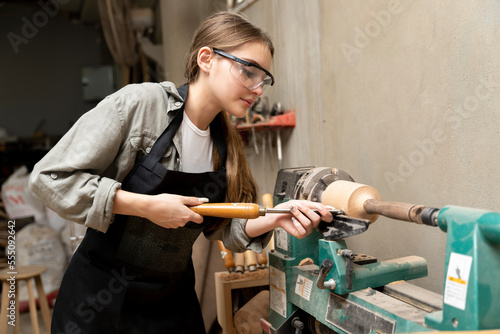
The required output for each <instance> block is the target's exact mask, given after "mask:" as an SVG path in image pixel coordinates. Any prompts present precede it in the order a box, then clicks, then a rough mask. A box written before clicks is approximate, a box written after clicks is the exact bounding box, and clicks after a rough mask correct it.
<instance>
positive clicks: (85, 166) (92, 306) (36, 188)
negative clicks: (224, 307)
mask: <svg viewBox="0 0 500 334" xmlns="http://www.w3.org/2000/svg"><path fill="white" fill-rule="evenodd" d="M273 52H274V49H273V45H272V43H271V40H270V38H269V37H268V36H267V35H266V34H265V33H263V32H262V31H261V30H260V29H258V28H257V27H255V26H254V25H252V24H251V23H249V22H248V21H246V20H245V19H244V18H243V17H241V16H240V15H237V14H234V13H227V12H221V13H217V14H214V15H213V16H211V17H209V18H208V19H207V20H206V21H205V22H204V23H202V25H201V26H200V27H199V29H198V30H197V31H196V33H195V36H194V38H193V41H192V44H191V49H190V51H189V54H188V60H187V66H186V73H185V74H186V77H187V81H188V85H184V86H182V87H179V88H178V89H177V88H176V87H175V86H174V85H173V84H172V83H170V82H163V83H159V84H158V83H143V84H137V85H128V86H126V87H124V88H123V89H121V90H120V91H118V92H116V93H115V94H112V95H110V96H109V97H107V98H106V99H104V100H103V101H102V102H101V103H99V104H98V105H97V106H96V108H94V109H93V110H91V111H89V112H88V113H86V114H85V115H83V116H82V117H81V118H80V119H79V120H78V122H77V123H76V124H75V125H74V126H73V127H72V128H71V129H70V130H69V132H68V133H67V134H66V135H65V136H64V137H63V138H62V139H61V140H60V141H59V143H58V144H57V145H56V146H55V147H54V148H53V149H52V150H51V151H50V152H49V153H48V154H47V155H46V156H45V157H44V158H43V159H42V160H41V161H40V162H39V163H38V164H37V165H36V166H35V168H34V170H33V173H32V176H31V180H30V188H31V190H32V191H33V192H34V193H35V194H36V195H37V196H38V197H39V198H40V199H41V200H42V201H43V202H44V203H45V204H46V205H47V206H48V207H50V208H51V209H52V210H54V211H56V212H58V213H59V214H60V215H61V216H63V217H65V218H67V219H70V220H73V221H75V222H78V223H81V224H84V225H86V226H87V227H89V228H88V229H87V234H86V236H85V238H84V240H83V241H82V243H81V245H80V247H79V248H78V250H77V251H76V252H75V254H74V255H73V257H72V259H71V263H70V264H69V266H68V269H67V271H66V273H65V276H64V279H63V282H62V284H61V288H60V291H59V294H58V297H57V301H56V305H55V308H54V314H53V320H52V333H141V334H142V333H205V328H204V325H203V319H202V316H201V312H200V307H199V304H198V300H197V297H196V294H195V290H194V272H193V265H192V261H191V250H192V245H193V243H194V241H195V240H196V238H197V237H198V236H199V234H200V233H201V232H203V233H204V234H205V235H206V236H207V237H208V238H210V239H220V240H222V241H223V242H224V244H225V245H226V247H227V248H229V249H230V250H233V251H236V252H243V251H245V250H247V249H252V250H254V251H256V252H261V251H262V249H263V248H264V247H265V246H266V244H267V242H268V240H269V239H270V235H271V232H270V231H272V230H273V229H274V228H276V227H281V228H283V229H285V230H286V231H287V232H289V233H290V234H292V235H294V236H295V237H297V238H303V237H305V236H307V235H308V234H309V233H311V232H312V230H313V229H314V228H315V227H317V225H318V224H319V221H320V220H321V219H322V220H324V221H331V220H332V216H331V214H330V213H329V212H328V211H327V210H326V208H325V207H324V206H323V205H321V204H319V203H312V202H307V201H293V202H288V203H282V204H280V205H279V207H286V208H288V207H289V208H290V209H291V213H290V214H273V215H267V216H263V217H259V218H258V219H251V220H244V219H231V220H223V219H211V218H208V217H205V218H204V217H202V216H200V215H198V214H196V213H194V212H193V211H192V210H190V209H189V206H193V205H198V204H200V203H203V202H207V201H210V202H233V203H236V202H255V201H256V198H257V195H256V186H255V182H254V180H253V178H252V176H251V174H250V171H249V168H248V165H247V162H246V159H245V156H244V152H243V147H242V143H241V140H240V138H239V136H238V134H237V133H236V131H235V130H234V129H233V128H232V127H231V124H230V123H229V122H228V119H227V115H226V112H227V113H229V114H231V115H234V116H236V117H243V116H245V113H246V111H247V109H248V108H249V107H250V106H251V105H252V103H253V102H254V101H255V100H256V99H257V97H258V96H260V95H261V94H262V93H263V91H264V90H265V89H266V88H267V86H269V85H272V84H273V83H274V78H273V76H272V74H271V73H270V68H271V61H272V56H273ZM312 208H315V209H319V213H320V214H321V216H320V215H318V214H316V213H315V212H313V211H312V210H311V209H312Z"/></svg>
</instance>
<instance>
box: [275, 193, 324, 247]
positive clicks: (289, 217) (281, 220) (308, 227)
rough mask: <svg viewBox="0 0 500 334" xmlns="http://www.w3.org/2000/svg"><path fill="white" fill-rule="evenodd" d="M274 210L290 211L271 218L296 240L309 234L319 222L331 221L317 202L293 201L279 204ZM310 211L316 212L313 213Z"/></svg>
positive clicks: (321, 205)
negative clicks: (315, 210)
mask: <svg viewBox="0 0 500 334" xmlns="http://www.w3.org/2000/svg"><path fill="white" fill-rule="evenodd" d="M276 208H280V209H290V214H288V213H287V214H276V215H275V216H276V217H273V218H274V219H275V223H276V225H277V227H281V228H283V229H284V230H285V231H286V232H288V233H290V234H291V235H293V236H294V237H296V238H297V239H303V238H305V237H306V236H308V235H309V234H311V232H312V231H313V230H314V229H315V228H316V227H318V225H319V222H320V221H325V222H331V221H332V220H333V216H332V214H331V213H330V212H329V211H328V209H327V208H326V206H325V205H323V204H321V203H317V202H310V201H298V200H293V201H288V202H284V203H281V204H279V205H277V206H276ZM312 209H317V210H318V211H317V212H314V211H312ZM273 215H274V214H273Z"/></svg>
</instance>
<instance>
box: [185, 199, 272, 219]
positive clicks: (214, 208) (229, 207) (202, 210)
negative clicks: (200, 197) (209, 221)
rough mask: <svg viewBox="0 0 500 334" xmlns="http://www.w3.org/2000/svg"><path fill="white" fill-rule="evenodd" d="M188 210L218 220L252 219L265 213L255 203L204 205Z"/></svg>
mask: <svg viewBox="0 0 500 334" xmlns="http://www.w3.org/2000/svg"><path fill="white" fill-rule="evenodd" d="M189 208H190V209H191V210H193V211H194V212H196V213H198V214H200V215H202V216H207V217H220V218H244V219H253V218H258V217H259V216H262V215H264V214H265V213H266V212H265V210H261V207H260V206H259V205H258V204H255V203H206V204H200V205H196V206H191V207H189Z"/></svg>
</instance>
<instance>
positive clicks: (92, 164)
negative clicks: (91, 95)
mask: <svg viewBox="0 0 500 334" xmlns="http://www.w3.org/2000/svg"><path fill="white" fill-rule="evenodd" d="M123 128H124V124H123V119H122V118H121V117H120V114H119V111H118V110H117V107H116V100H115V98H114V97H113V96H110V97H108V98H106V99H104V100H103V101H102V102H101V103H99V104H98V105H97V106H96V107H95V108H94V109H92V110H91V111H89V112H88V113H86V114H84V115H83V116H82V117H81V118H80V119H79V120H78V121H77V122H76V123H75V125H74V126H73V127H72V128H71V129H70V130H69V131H68V132H67V133H66V134H65V135H64V136H63V137H62V138H61V140H60V141H59V142H58V143H57V144H56V145H55V146H54V147H53V148H52V149H51V150H50V151H49V152H48V153H47V155H46V156H45V157H44V158H43V159H42V160H41V161H39V162H38V163H37V164H36V165H35V167H34V169H33V171H32V173H31V177H30V182H29V188H30V190H31V192H32V193H33V194H34V195H35V196H36V197H37V198H39V199H40V200H41V201H42V202H43V203H44V204H45V205H46V206H47V207H48V208H50V209H52V210H53V211H55V212H56V213H58V214H59V215H60V216H61V217H63V218H65V219H68V220H71V221H74V222H77V223H80V224H84V225H86V226H87V227H91V228H94V229H96V230H98V231H102V232H105V231H106V230H107V228H108V227H109V225H110V223H111V222H112V219H113V214H112V211H113V201H114V196H115V193H116V191H117V189H119V188H120V187H121V183H120V182H118V181H116V180H114V179H113V178H111V177H105V176H103V175H104V174H105V173H104V171H106V170H107V169H109V168H110V167H111V168H112V167H113V161H114V159H115V158H116V156H117V154H118V152H119V151H120V149H121V148H122V144H123V141H124V133H123V131H124V130H123Z"/></svg>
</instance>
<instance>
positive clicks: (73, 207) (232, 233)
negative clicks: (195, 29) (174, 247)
mask: <svg viewBox="0 0 500 334" xmlns="http://www.w3.org/2000/svg"><path fill="white" fill-rule="evenodd" d="M183 103H184V101H183V100H182V98H181V97H180V95H179V93H178V92H177V89H176V87H175V86H174V84H173V83H170V82H162V83H142V84H132V85H128V86H126V87H124V88H122V89H121V90H119V91H118V92H116V93H114V94H112V95H110V96H108V97H106V98H105V99H104V100H103V101H101V102H100V103H99V104H98V105H97V106H96V107H95V108H94V109H92V110H90V111H89V112H87V113H86V114H84V115H83V116H82V117H81V118H80V119H79V120H78V121H77V122H76V123H75V125H74V126H73V127H72V128H71V129H70V130H69V131H68V132H67V133H66V134H65V135H64V136H63V138H61V140H60V141H59V142H58V143H57V144H56V145H55V146H54V148H52V149H51V150H50V152H49V153H47V155H46V156H45V157H44V158H43V159H42V160H41V161H40V162H38V163H37V164H36V165H35V167H34V169H33V172H32V173H31V177H30V182H29V187H30V190H31V191H32V193H33V194H34V195H35V196H36V197H38V198H39V199H40V200H41V201H42V202H43V203H44V204H45V205H46V206H47V207H49V208H50V209H52V210H53V211H55V212H56V213H58V214H59V215H60V216H61V217H63V218H66V219H68V220H71V221H74V222H77V223H80V224H84V225H85V226H87V227H90V228H93V229H96V230H98V231H101V232H106V230H107V229H108V227H109V225H110V224H111V223H112V222H113V218H114V215H113V213H112V211H113V201H114V196H115V193H116V191H117V190H118V189H120V187H121V181H122V180H123V179H124V178H125V177H126V176H127V174H128V173H129V171H130V170H131V169H132V167H133V166H134V164H135V162H136V160H137V159H138V158H139V157H140V156H141V155H143V154H148V153H149V151H150V150H151V147H152V146H153V144H154V143H155V141H156V139H157V138H158V137H159V136H160V135H161V134H162V133H163V131H164V130H165V128H166V127H167V126H168V124H169V123H170V121H171V120H172V118H173V116H174V115H175V112H173V111H176V110H178V109H179V108H180V107H181V106H182V104H183ZM173 143H174V145H171V146H170V147H169V148H168V149H167V151H166V152H165V154H164V157H163V159H162V161H161V163H162V164H163V165H164V166H165V167H166V168H167V169H170V170H180V171H182V165H181V162H180V161H181V159H180V156H181V154H182V143H181V133H180V131H178V132H177V133H176V135H175V136H174V138H173ZM245 224H246V220H244V219H232V221H231V223H230V224H228V225H227V226H226V227H224V228H222V229H220V230H218V231H215V232H211V233H210V234H205V235H206V236H207V237H208V238H209V239H220V240H222V241H223V242H224V244H225V245H226V247H227V248H228V249H230V250H233V251H244V250H246V249H252V250H254V251H256V252H261V251H262V248H263V247H265V246H266V245H267V243H268V241H269V239H270V237H271V234H270V233H267V234H265V235H263V236H261V237H258V238H252V239H251V238H249V237H248V236H247V235H246V233H245V231H244V230H245Z"/></svg>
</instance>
